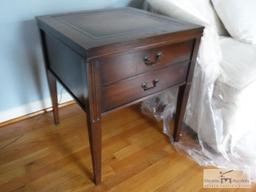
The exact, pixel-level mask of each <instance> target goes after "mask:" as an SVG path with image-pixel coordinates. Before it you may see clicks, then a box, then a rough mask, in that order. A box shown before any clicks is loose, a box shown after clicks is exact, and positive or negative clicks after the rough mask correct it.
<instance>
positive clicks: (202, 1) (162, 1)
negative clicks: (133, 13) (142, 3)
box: [147, 0, 227, 35]
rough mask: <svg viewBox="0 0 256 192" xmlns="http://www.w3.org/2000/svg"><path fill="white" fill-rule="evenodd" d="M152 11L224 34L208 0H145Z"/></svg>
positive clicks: (221, 25)
mask: <svg viewBox="0 0 256 192" xmlns="http://www.w3.org/2000/svg"><path fill="white" fill-rule="evenodd" d="M147 3H148V4H149V5H150V6H151V7H152V8H153V10H154V11H156V12H158V13H161V14H164V15H167V16H170V17H173V18H176V19H180V20H183V21H187V22H191V23H196V24H199V25H203V26H205V27H206V26H207V27H211V28H213V29H214V30H216V31H217V32H218V34H219V35H226V34H227V31H226V30H225V28H224V26H223V24H222V23H221V21H220V20H219V18H218V16H217V14H216V13H215V10H214V9H213V7H212V5H211V2H210V0H147Z"/></svg>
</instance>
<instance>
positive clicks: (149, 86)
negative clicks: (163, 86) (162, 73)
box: [141, 79, 159, 91]
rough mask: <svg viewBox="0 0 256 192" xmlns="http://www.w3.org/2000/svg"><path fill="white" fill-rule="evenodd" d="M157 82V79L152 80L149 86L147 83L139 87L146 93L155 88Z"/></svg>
mask: <svg viewBox="0 0 256 192" xmlns="http://www.w3.org/2000/svg"><path fill="white" fill-rule="evenodd" d="M158 82H159V80H158V79H154V80H153V81H152V83H151V85H149V83H148V82H143V83H142V84H141V87H142V88H143V89H144V91H147V90H149V89H153V88H155V87H156V84H157V83H158Z"/></svg>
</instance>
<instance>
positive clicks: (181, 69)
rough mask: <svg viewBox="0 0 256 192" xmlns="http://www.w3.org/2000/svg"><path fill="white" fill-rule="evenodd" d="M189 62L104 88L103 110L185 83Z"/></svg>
mask: <svg viewBox="0 0 256 192" xmlns="http://www.w3.org/2000/svg"><path fill="white" fill-rule="evenodd" d="M187 69H188V62H183V63H177V64H175V65H173V66H171V67H167V68H162V69H159V70H156V71H151V72H148V73H145V74H141V75H138V76H135V77H132V78H129V79H126V80H122V81H119V82H117V83H114V84H111V85H109V86H104V87H103V88H102V109H103V111H104V112H105V111H108V110H111V109H112V108H115V107H118V106H120V105H123V104H127V103H129V102H132V101H135V100H137V99H139V98H141V97H144V96H147V95H150V94H153V93H155V92H158V91H161V90H163V89H166V88H168V87H170V86H173V85H175V84H179V83H182V82H184V81H185V79H186V74H187Z"/></svg>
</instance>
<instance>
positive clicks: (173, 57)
mask: <svg viewBox="0 0 256 192" xmlns="http://www.w3.org/2000/svg"><path fill="white" fill-rule="evenodd" d="M192 47H193V41H188V42H182V43H177V44H172V45H165V46H161V47H156V48H151V49H147V50H140V51H134V52H130V53H125V54H114V55H109V56H105V57H102V58H100V63H101V70H100V74H101V80H102V83H103V84H105V85H106V84H110V83H113V82H115V81H119V80H121V79H125V78H128V77H131V76H134V75H137V74H141V73H145V72H148V71H152V70H156V69H158V68H162V67H166V66H167V65H172V64H174V63H177V62H182V61H187V60H189V59H190V57H191V52H192Z"/></svg>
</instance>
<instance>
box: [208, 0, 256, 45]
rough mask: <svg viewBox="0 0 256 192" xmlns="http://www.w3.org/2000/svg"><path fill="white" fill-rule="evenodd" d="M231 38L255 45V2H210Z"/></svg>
mask: <svg viewBox="0 0 256 192" xmlns="http://www.w3.org/2000/svg"><path fill="white" fill-rule="evenodd" d="M212 3H213V5H214V8H215V9H216V11H217V13H218V15H219V17H220V18H221V20H222V22H223V24H224V25H225V27H226V29H227V30H228V32H229V33H230V35H231V36H232V37H234V38H235V39H238V40H240V41H244V42H246V43H252V44H256V0H212Z"/></svg>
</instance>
